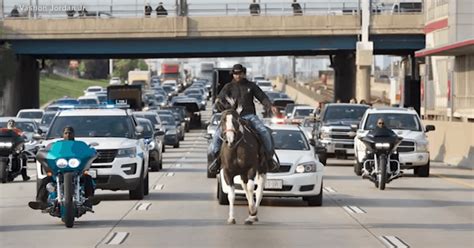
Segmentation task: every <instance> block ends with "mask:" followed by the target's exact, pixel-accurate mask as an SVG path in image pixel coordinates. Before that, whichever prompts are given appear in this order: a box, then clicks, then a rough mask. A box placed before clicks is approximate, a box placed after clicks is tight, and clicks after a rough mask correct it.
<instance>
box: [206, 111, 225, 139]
mask: <svg viewBox="0 0 474 248" xmlns="http://www.w3.org/2000/svg"><path fill="white" fill-rule="evenodd" d="M221 116H222V114H221V113H215V114H213V115H212V116H211V120H210V121H209V123H208V125H207V128H206V129H207V134H209V135H210V137H213V136H214V134H215V133H216V129H217V128H218V126H219V123H220V122H221Z"/></svg>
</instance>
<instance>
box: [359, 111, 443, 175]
mask: <svg viewBox="0 0 474 248" xmlns="http://www.w3.org/2000/svg"><path fill="white" fill-rule="evenodd" d="M379 118H382V119H383V120H384V123H385V126H387V127H388V128H390V129H392V130H393V131H394V132H395V133H396V134H397V135H398V136H400V137H402V138H403V140H402V142H401V143H400V145H399V146H398V149H397V153H398V157H399V160H400V166H401V168H402V169H414V172H415V175H417V176H420V177H428V176H429V174H430V152H429V150H428V147H429V146H428V139H427V136H426V134H425V133H426V132H429V131H433V130H435V127H434V126H433V125H427V126H426V127H424V126H422V123H421V120H420V117H419V116H418V113H416V111H415V110H413V109H406V108H386V107H385V108H371V109H367V111H366V112H365V114H364V116H363V117H362V120H361V122H360V126H359V127H358V130H357V135H356V137H355V139H354V151H355V157H356V163H355V164H354V172H355V173H356V174H357V175H360V174H361V168H362V164H363V159H364V157H365V154H366V148H365V145H364V144H363V143H362V141H361V140H360V138H361V137H364V136H365V135H367V133H368V132H369V131H370V130H372V129H374V128H375V126H376V123H377V120H378V119H379Z"/></svg>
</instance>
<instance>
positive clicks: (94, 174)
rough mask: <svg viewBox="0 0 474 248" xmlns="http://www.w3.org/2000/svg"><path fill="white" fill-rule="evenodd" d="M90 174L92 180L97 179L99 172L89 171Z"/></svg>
mask: <svg viewBox="0 0 474 248" xmlns="http://www.w3.org/2000/svg"><path fill="white" fill-rule="evenodd" d="M88 173H89V176H91V177H92V178H96V177H97V171H96V170H92V169H89V172H88Z"/></svg>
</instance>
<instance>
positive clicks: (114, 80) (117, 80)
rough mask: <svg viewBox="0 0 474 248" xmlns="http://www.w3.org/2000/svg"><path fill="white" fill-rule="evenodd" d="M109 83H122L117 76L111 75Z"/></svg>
mask: <svg viewBox="0 0 474 248" xmlns="http://www.w3.org/2000/svg"><path fill="white" fill-rule="evenodd" d="M109 84H110V85H120V84H122V81H121V80H120V78H119V77H112V78H111V79H110V81H109Z"/></svg>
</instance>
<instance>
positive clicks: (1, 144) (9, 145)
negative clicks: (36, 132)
mask: <svg viewBox="0 0 474 248" xmlns="http://www.w3.org/2000/svg"><path fill="white" fill-rule="evenodd" d="M12 146H13V143H11V142H0V148H12Z"/></svg>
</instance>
